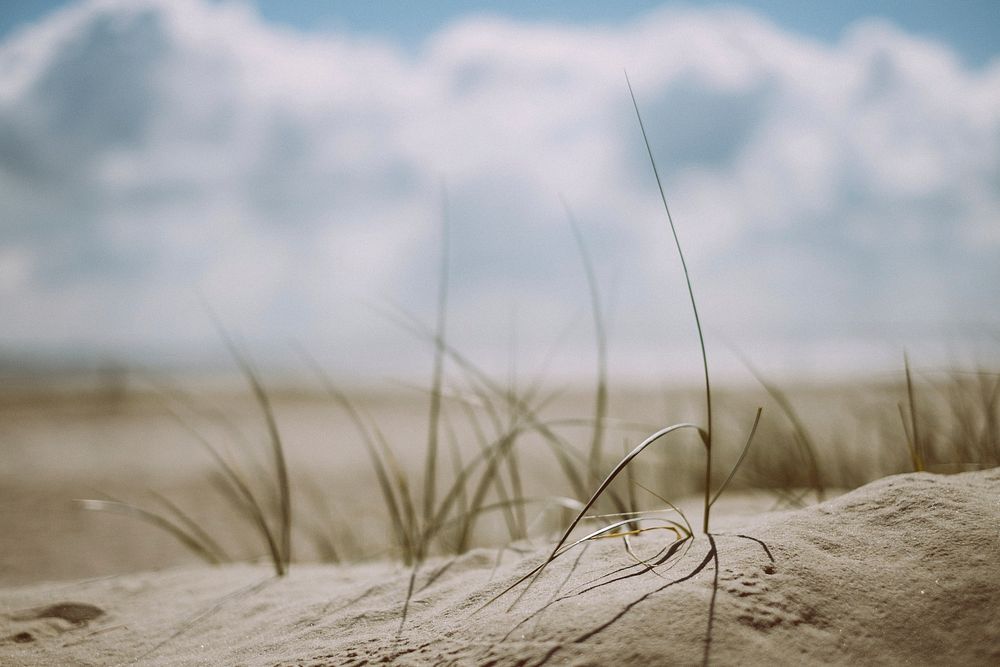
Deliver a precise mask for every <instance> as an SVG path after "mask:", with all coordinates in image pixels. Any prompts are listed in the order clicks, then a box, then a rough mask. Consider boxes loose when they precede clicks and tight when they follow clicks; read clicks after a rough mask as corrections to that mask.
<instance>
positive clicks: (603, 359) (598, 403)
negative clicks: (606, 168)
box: [562, 199, 608, 480]
mask: <svg viewBox="0 0 1000 667" xmlns="http://www.w3.org/2000/svg"><path fill="white" fill-rule="evenodd" d="M562 205H563V208H564V209H565V210H566V217H567V219H568V220H569V225H570V229H572V231H573V239H574V240H575V241H576V247H577V251H578V252H579V255H580V260H581V262H582V263H583V271H584V273H585V274H586V276H587V288H588V291H589V292H590V309H591V313H592V314H593V318H594V339H595V342H596V344H597V390H596V392H595V398H594V427H593V436H592V439H591V442H590V457H589V469H590V476H591V477H592V478H593V479H595V480H597V479H600V478H601V460H602V454H601V450H602V448H603V445H604V419H605V417H606V415H607V410H608V341H607V334H606V332H605V329H604V316H603V311H602V310H601V295H600V292H599V291H598V288H597V275H596V273H595V271H594V262H593V260H592V259H591V257H590V252H589V251H588V250H587V243H586V242H585V241H584V238H583V233H582V232H581V231H580V225H579V224H578V223H577V221H576V217H575V216H574V215H573V211H572V210H571V209H570V207H569V204H568V203H567V202H566V200H565V199H563V200H562Z"/></svg>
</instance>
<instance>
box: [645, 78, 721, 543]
mask: <svg viewBox="0 0 1000 667" xmlns="http://www.w3.org/2000/svg"><path fill="white" fill-rule="evenodd" d="M625 83H626V84H627V85H628V93H629V96H630V97H631V98H632V107H633V108H634V109H635V117H636V119H637V120H638V121H639V129H640V130H641V131H642V140H643V143H645V144H646V153H647V154H648V155H649V164H650V165H651V166H652V167H653V176H655V177H656V187H657V188H659V190H660V200H661V201H662V202H663V210H664V211H665V212H666V214H667V222H668V223H670V233H671V234H672V235H673V237H674V245H675V246H676V247H677V255H678V256H679V257H680V260H681V268H682V269H683V270H684V282H685V283H686V284H687V290H688V296H689V297H690V298H691V311H692V312H693V313H694V323H695V327H696V328H697V329H698V344H699V345H700V346H701V362H702V367H703V369H704V372H705V413H706V414H705V420H706V427H705V429H704V430H703V431H702V434H703V435H702V437H703V439H704V441H705V516H704V520H703V522H702V532H704V533H707V532H708V515H709V510H710V509H711V503H710V502H709V496H710V495H711V488H712V385H711V382H710V381H709V375H708V355H707V354H706V352H705V336H704V334H703V333H702V330H701V318H700V317H698V303H697V301H695V298H694V288H693V287H692V286H691V276H690V274H689V273H688V267H687V262H686V261H685V259H684V250H683V249H682V248H681V242H680V239H679V238H678V237H677V227H676V226H675V225H674V218H673V216H672V215H670V206H669V205H668V204H667V195H666V193H665V192H664V190H663V181H662V180H661V179H660V171H659V169H657V167H656V158H654V157H653V149H652V147H651V146H650V145H649V136H648V135H647V134H646V126H645V125H644V124H643V122H642V114H641V113H639V103H638V102H636V99H635V92H634V91H633V90H632V82H631V81H629V78H628V72H626V73H625Z"/></svg>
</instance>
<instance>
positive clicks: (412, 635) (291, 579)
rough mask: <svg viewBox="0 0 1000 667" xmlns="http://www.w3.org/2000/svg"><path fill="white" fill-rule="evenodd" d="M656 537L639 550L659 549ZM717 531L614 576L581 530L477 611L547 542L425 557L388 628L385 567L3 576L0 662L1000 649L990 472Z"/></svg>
mask: <svg viewBox="0 0 1000 667" xmlns="http://www.w3.org/2000/svg"><path fill="white" fill-rule="evenodd" d="M654 534H655V533H654ZM654 534H649V535H647V536H644V537H643V538H641V539H637V540H636V541H635V545H636V547H637V553H638V554H639V555H640V556H646V555H652V554H654V553H655V552H657V551H658V550H659V549H660V548H661V547H662V546H663V545H664V539H666V538H663V537H654ZM713 539H714V542H715V544H716V545H717V547H718V569H716V566H715V562H714V560H713V559H712V558H711V557H710V556H711V552H710V548H709V540H708V539H707V538H706V537H705V536H701V537H699V538H698V539H697V540H696V541H695V542H694V544H693V545H692V546H691V548H690V549H689V550H688V551H687V553H686V554H685V555H684V556H683V558H682V559H681V560H680V561H679V562H678V563H677V564H676V565H674V566H673V567H672V568H671V569H669V570H663V571H659V572H656V573H653V572H648V571H646V572H642V573H639V574H637V575H636V576H626V577H624V578H622V577H623V575H629V574H634V573H637V572H638V571H639V569H640V568H638V567H635V566H633V567H631V568H630V569H625V570H620V568H623V567H626V568H627V567H628V566H629V565H630V564H632V563H633V561H630V559H629V556H628V555H627V554H626V552H625V550H624V549H623V548H622V545H621V542H620V541H619V540H602V541H599V542H594V543H591V545H590V546H589V547H588V548H587V549H586V550H579V551H577V552H576V553H570V554H568V555H567V556H565V557H564V558H561V559H559V560H557V561H555V562H554V563H553V564H552V565H551V566H550V567H549V568H548V569H547V570H545V572H544V574H543V576H542V577H541V578H540V579H539V580H538V581H537V583H536V584H535V585H534V586H533V587H531V588H530V590H528V592H527V593H525V594H524V595H523V596H522V597H520V599H517V593H519V592H521V591H523V590H524V586H523V585H522V586H521V587H519V588H517V589H515V591H512V592H511V593H509V594H507V595H505V596H503V597H502V598H501V599H499V600H498V601H496V602H494V603H492V604H489V605H487V606H486V607H485V608H481V607H482V605H483V604H484V603H485V602H487V601H488V600H489V599H490V598H491V597H493V596H494V595H496V594H497V593H499V592H501V591H502V590H504V588H506V587H507V586H508V585H509V584H510V583H512V582H514V581H516V579H517V578H518V577H519V576H520V575H522V574H523V573H525V572H527V571H529V570H530V569H531V568H532V567H534V566H535V565H536V564H537V563H538V562H539V561H540V560H541V559H542V558H543V557H544V551H539V552H537V553H534V554H531V555H528V556H526V557H520V556H514V555H513V554H511V553H508V554H507V555H505V556H504V558H503V559H502V561H501V562H500V564H499V565H497V554H496V553H495V552H493V551H488V550H482V549H481V550H477V551H474V552H471V553H469V554H466V555H465V556H463V557H461V558H459V559H458V560H456V561H454V562H450V561H446V560H438V561H433V562H430V563H428V564H426V565H425V566H424V567H423V568H422V569H421V570H420V572H419V574H418V576H417V581H416V592H415V594H414V596H413V599H412V601H411V604H410V607H409V609H408V617H407V619H406V622H405V624H404V625H403V628H402V631H400V623H401V611H402V607H403V601H404V598H405V593H406V589H407V583H408V580H409V573H408V571H406V570H404V569H403V568H401V567H400V566H397V565H392V564H372V565H361V566H351V567H334V566H305V565H303V566H298V567H296V568H294V569H293V571H292V574H291V575H290V576H288V577H286V578H284V579H280V580H278V579H273V578H270V577H269V575H268V571H267V569H265V568H264V567H257V566H249V565H245V566H226V567H220V568H208V567H203V568H190V569H175V570H168V571H163V572H157V573H148V574H133V575H125V576H116V577H110V578H104V579H99V580H90V581H83V582H77V583H64V584H43V585H33V586H28V587H17V588H8V589H6V590H3V591H2V592H0V610H2V615H0V635H2V637H3V640H2V643H0V663H2V664H4V665H39V664H52V665H55V664H75V665H105V664H151V665H194V664H218V665H222V664H227V665H235V664H240V665H244V664H245V665H275V664H279V665H362V664H370V663H384V662H391V663H393V664H490V665H528V664H530V665H537V664H544V663H548V664H682V665H686V664H702V663H704V661H705V660H706V654H707V660H708V662H709V663H710V664H720V665H724V664H766V663H772V664H935V665H940V664H952V665H959V664H961V665H975V664H980V665H994V664H1000V469H994V470H988V471H983V472H975V473H964V474H960V475H954V476H939V475H931V474H925V473H920V474H908V475H900V476H895V477H888V478H885V479H883V480H880V481H877V482H875V483H873V484H870V485H868V486H865V487H863V488H860V489H858V490H856V491H853V492H851V493H849V494H847V495H844V496H841V497H840V498H837V499H835V500H832V501H828V502H826V503H823V504H821V505H818V506H815V507H811V508H808V509H804V510H799V511H794V512H784V513H776V514H769V515H760V516H757V517H754V518H751V519H747V518H745V517H743V518H740V519H739V520H738V522H736V521H729V522H727V521H726V520H725V518H722V519H721V521H720V522H719V524H718V527H717V529H716V533H715V535H714V538H713ZM615 571H618V574H615V575H612V576H610V577H609V576H608V575H609V573H612V572H615ZM716 577H717V586H713V584H714V583H716ZM614 579H617V580H614ZM612 580H614V581H612ZM602 584H603V585H602ZM713 587H714V588H715V591H716V593H715V601H714V613H712V614H711V616H710V614H709V609H710V604H711V602H712V597H713ZM516 599H517V604H515V605H514V606H513V608H511V605H512V603H514V602H515V600H516ZM709 633H710V634H709Z"/></svg>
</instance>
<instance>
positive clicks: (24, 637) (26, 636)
mask: <svg viewBox="0 0 1000 667" xmlns="http://www.w3.org/2000/svg"><path fill="white" fill-rule="evenodd" d="M10 638H11V640H12V641H15V642H17V643H18V644H27V643H28V642H33V641H35V638H34V637H33V636H32V634H31V633H30V632H19V633H17V634H16V635H11V637H10Z"/></svg>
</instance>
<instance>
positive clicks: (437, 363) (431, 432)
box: [423, 186, 450, 523]
mask: <svg viewBox="0 0 1000 667" xmlns="http://www.w3.org/2000/svg"><path fill="white" fill-rule="evenodd" d="M441 200H442V205H441V258H440V265H439V269H438V294H437V325H436V329H435V335H434V370H433V375H432V378H431V401H430V414H429V415H428V419H427V461H426V463H425V464H424V511H423V520H424V523H426V522H427V521H429V520H430V518H431V516H433V514H434V504H435V501H436V498H435V493H436V492H437V459H438V438H439V432H440V430H439V427H440V421H441V386H442V384H443V382H444V360H445V351H444V346H445V325H446V317H447V311H448V264H449V254H450V243H449V238H448V237H449V221H448V191H447V189H446V188H444V187H443V186H442V188H441Z"/></svg>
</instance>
